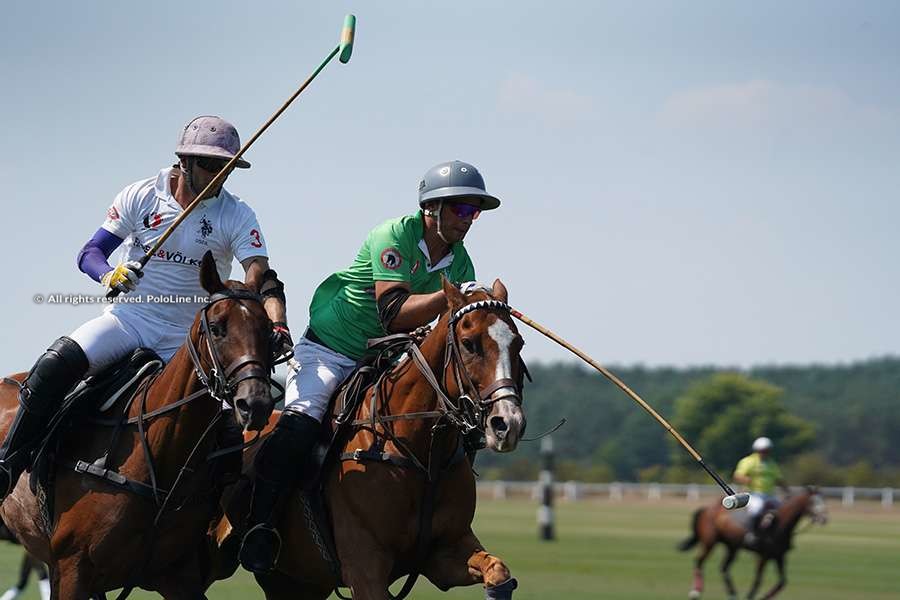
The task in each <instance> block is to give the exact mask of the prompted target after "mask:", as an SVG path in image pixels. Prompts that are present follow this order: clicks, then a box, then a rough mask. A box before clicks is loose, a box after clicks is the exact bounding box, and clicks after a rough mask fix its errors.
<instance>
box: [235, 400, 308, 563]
mask: <svg viewBox="0 0 900 600" xmlns="http://www.w3.org/2000/svg"><path fill="white" fill-rule="evenodd" d="M319 427H320V425H319V422H318V421H316V420H315V419H314V418H312V417H310V416H309V415H304V414H300V413H295V412H292V411H287V412H285V413H283V414H282V415H281V418H280V419H279V420H278V423H277V424H276V425H275V429H274V430H273V431H272V434H271V435H270V436H269V438H268V439H267V440H266V441H265V442H264V443H263V447H262V448H260V450H259V454H257V455H256V460H255V461H254V466H255V467H256V478H255V480H254V482H253V499H252V500H251V501H250V515H249V518H248V519H247V533H246V534H244V541H243V543H242V544H241V552H240V561H241V566H243V567H244V568H245V569H247V570H248V571H252V572H253V573H268V572H269V571H271V570H272V569H274V568H275V563H276V562H277V561H278V554H279V552H281V536H280V535H279V534H278V531H277V530H276V529H275V527H274V526H273V523H274V522H275V520H276V516H277V515H276V514H275V508H276V505H277V503H278V499H279V497H280V496H281V495H282V494H283V493H285V492H288V491H289V490H290V488H291V485H293V484H294V482H295V481H296V475H297V473H298V472H299V470H300V468H301V466H302V461H303V458H304V457H305V456H306V455H307V454H308V453H309V451H310V450H311V449H312V447H313V445H314V444H315V442H316V439H317V438H318V435H319Z"/></svg>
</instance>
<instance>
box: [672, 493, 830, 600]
mask: <svg viewBox="0 0 900 600" xmlns="http://www.w3.org/2000/svg"><path fill="white" fill-rule="evenodd" d="M774 514H775V522H774V527H773V531H771V532H770V533H769V534H767V535H765V536H763V537H762V538H761V540H760V542H759V543H758V544H756V545H754V546H753V547H749V546H747V545H746V544H745V543H744V539H745V535H746V533H747V529H746V528H745V527H744V526H742V525H740V524H738V523H737V522H736V521H735V520H734V519H732V518H731V516H730V513H728V511H726V510H725V509H724V508H722V505H721V504H720V503H718V502H717V503H715V504H713V505H711V506H707V507H705V508H698V509H697V510H696V511H695V512H694V517H693V523H692V526H691V537H689V538H688V539H686V540H684V541H683V542H681V543H680V544H679V545H678V549H679V550H681V551H687V550H689V549H690V548H693V547H694V546H695V545H696V544H697V543H698V542H700V544H701V547H700V551H699V552H698V554H697V556H696V558H695V559H694V585H693V588H692V589H691V592H690V594H689V597H690V598H700V596H701V594H702V593H703V563H704V562H705V561H706V558H707V557H708V556H709V554H710V552H712V549H713V548H714V547H715V545H716V544H718V543H719V542H721V543H723V544H724V545H725V548H726V554H725V558H724V560H723V561H722V566H721V572H722V577H723V578H724V580H725V588H726V589H727V590H728V597H729V598H736V597H737V591H736V590H735V587H734V582H733V581H732V580H731V575H730V574H729V569H730V568H731V563H732V562H734V559H735V557H736V556H737V553H738V550H740V549H741V548H744V549H747V550H752V551H753V552H756V554H757V555H758V556H757V563H756V575H755V577H754V579H753V586H752V588H751V589H750V593H749V594H748V595H747V598H748V599H750V600H752V599H753V598H754V597H756V592H757V590H758V589H759V584H760V583H761V581H762V574H763V570H764V569H765V566H766V563H767V562H769V560H774V561H775V565H776V566H777V567H778V582H777V583H776V584H775V586H774V587H773V588H772V589H771V590H769V591H768V592H767V593H766V595H765V596H763V600H768V599H769V598H774V597H775V595H776V594H777V593H778V592H780V591H781V590H782V589H783V588H784V586H785V585H786V584H787V579H786V577H785V572H784V570H785V566H784V565H785V562H784V561H785V554H787V552H788V550H790V549H791V547H792V544H791V540H792V538H793V535H794V528H795V527H796V526H797V523H799V522H800V519H801V518H803V517H804V516H807V515H808V516H809V517H810V518H811V519H812V521H813V523H822V524H824V523H825V522H826V521H827V520H828V515H827V513H826V509H825V501H824V500H823V499H822V495H821V494H820V493H819V492H818V490H816V489H815V488H813V487H807V488H806V489H804V491H803V492H801V493H799V494H796V495H794V496H791V497H790V498H788V499H787V500H785V502H784V503H783V504H782V505H781V506H779V507H778V508H777V509H776V510H775V511H774Z"/></svg>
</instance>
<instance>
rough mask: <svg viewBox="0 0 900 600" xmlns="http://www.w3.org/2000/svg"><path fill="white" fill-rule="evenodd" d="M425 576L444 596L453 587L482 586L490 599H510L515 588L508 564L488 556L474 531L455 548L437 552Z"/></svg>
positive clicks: (429, 561)
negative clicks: (480, 584) (477, 584)
mask: <svg viewBox="0 0 900 600" xmlns="http://www.w3.org/2000/svg"><path fill="white" fill-rule="evenodd" d="M422 573H423V574H424V575H425V576H426V577H427V578H428V579H429V581H431V582H432V583H433V584H434V585H435V586H437V587H438V588H439V589H440V590H441V591H444V592H446V591H447V590H449V589H450V588H452V587H459V586H466V585H474V584H476V583H482V584H484V586H485V590H486V594H487V598H497V599H508V598H512V590H514V589H515V587H516V583H515V580H514V579H512V576H511V575H510V572H509V568H508V567H507V566H506V564H504V562H503V561H502V560H501V559H500V558H498V557H496V556H494V555H493V554H488V553H487V552H485V550H484V547H483V546H482V545H481V542H479V541H478V538H477V537H475V534H474V533H472V532H471V531H469V532H468V533H467V534H466V535H465V536H464V537H463V538H462V539H460V540H459V541H458V542H456V543H455V544H454V545H452V546H441V547H440V548H438V549H437V550H436V551H434V552H433V553H432V554H431V555H430V556H429V557H428V560H427V561H426V563H425V568H424V569H423V570H422Z"/></svg>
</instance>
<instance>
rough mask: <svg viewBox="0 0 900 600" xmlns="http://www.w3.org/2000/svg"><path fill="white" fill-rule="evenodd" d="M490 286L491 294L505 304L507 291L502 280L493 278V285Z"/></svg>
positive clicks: (507, 297)
mask: <svg viewBox="0 0 900 600" xmlns="http://www.w3.org/2000/svg"><path fill="white" fill-rule="evenodd" d="M491 288H492V289H491V296H493V297H494V299H496V300H499V301H500V302H502V303H503V304H506V301H507V300H508V299H509V292H508V291H506V286H505V285H503V282H502V281H500V280H499V279H495V280H494V285H493V286H491Z"/></svg>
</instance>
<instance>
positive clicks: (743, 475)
mask: <svg viewBox="0 0 900 600" xmlns="http://www.w3.org/2000/svg"><path fill="white" fill-rule="evenodd" d="M731 478H732V479H733V480H734V482H735V483H739V484H741V485H750V473H748V469H747V463H746V461H745V460H744V459H741V461H740V462H739V463H738V464H737V468H736V469H735V470H734V475H732V477H731Z"/></svg>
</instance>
